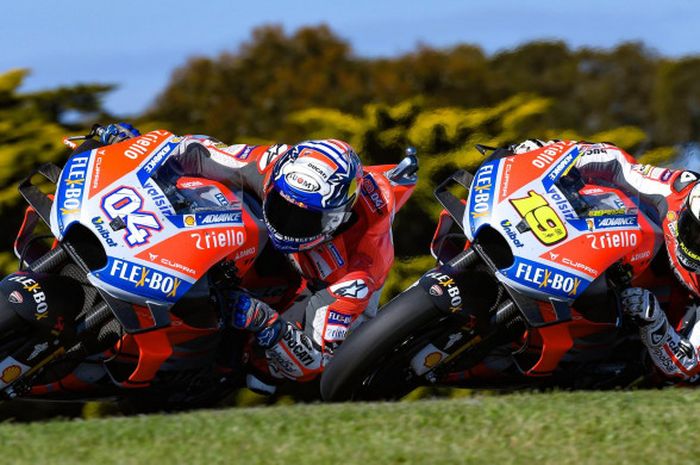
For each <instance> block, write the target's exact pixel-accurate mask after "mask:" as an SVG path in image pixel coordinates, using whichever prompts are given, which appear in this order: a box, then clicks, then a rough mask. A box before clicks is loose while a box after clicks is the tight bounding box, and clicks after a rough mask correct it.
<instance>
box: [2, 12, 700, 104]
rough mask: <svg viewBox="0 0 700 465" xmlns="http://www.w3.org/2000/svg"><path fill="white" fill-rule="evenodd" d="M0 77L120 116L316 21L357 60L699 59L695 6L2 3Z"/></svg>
mask: <svg viewBox="0 0 700 465" xmlns="http://www.w3.org/2000/svg"><path fill="white" fill-rule="evenodd" d="M4 3H5V4H4V5H3V12H2V23H1V24H0V73H2V72H3V71H5V70H8V69H12V68H29V69H30V70H31V75H30V76H29V77H28V78H27V79H26V81H25V83H24V85H23V87H22V90H24V91H32V90H37V89H47V88H52V87H56V86H59V85H70V84H76V83H111V84H117V85H118V89H117V90H116V91H114V92H112V93H111V94H109V95H108V96H107V98H106V100H105V106H106V108H107V109H108V110H110V111H112V112H114V113H116V114H120V115H123V116H128V115H135V114H138V113H139V112H141V111H143V110H144V109H145V108H146V107H147V106H148V105H149V104H151V103H152V102H153V100H154V98H155V97H156V96H157V95H158V93H159V92H160V91H162V90H163V89H164V87H165V86H166V85H167V83H168V81H169V79H170V76H171V74H172V72H173V71H174V70H175V69H176V68H177V67H179V66H182V65H183V64H184V63H185V62H186V61H187V58H188V57H192V56H208V57H216V56H217V55H218V54H220V53H221V52H224V51H229V52H231V51H235V50H236V49H237V48H238V47H239V46H240V45H241V44H242V43H243V42H245V41H247V40H249V39H250V37H251V31H252V30H253V29H254V28H255V27H257V26H260V25H263V24H281V25H283V26H284V28H285V30H286V31H287V32H288V33H291V32H293V31H294V30H296V29H297V28H299V27H301V26H306V25H318V24H327V25H329V26H330V27H331V29H332V30H333V31H334V32H335V33H336V34H337V35H339V36H340V37H341V38H343V39H344V40H347V41H348V42H349V43H350V44H351V46H352V48H353V50H354V52H355V54H356V55H359V56H365V57H378V56H394V55H398V54H401V53H406V52H410V51H411V50H413V49H414V48H415V47H416V45H417V44H419V43H420V44H427V45H430V46H434V47H449V46H453V45H456V44H458V43H470V44H475V45H479V46H481V47H482V48H483V50H484V51H485V52H487V53H496V52H498V51H501V50H505V49H509V48H513V47H515V46H517V45H519V44H522V43H525V42H528V41H532V40H540V39H556V40H564V41H565V42H567V43H568V44H569V45H570V46H572V47H575V48H578V47H582V46H590V47H601V48H611V47H614V46H615V45H617V44H619V43H621V42H624V41H631V40H637V41H643V42H644V43H645V44H646V45H647V46H649V47H650V48H651V49H653V50H655V51H656V52H658V53H660V54H662V55H667V56H671V57H674V58H677V57H683V56H691V55H700V33H699V31H698V29H700V2H698V1H697V0H666V1H663V2H662V1H651V0H636V1H627V0H607V1H605V0H566V1H554V0H422V1H418V0H403V1H399V0H354V1H346V0H309V1H304V0H295V1H281V0H258V1H245V0H244V1H226V0H199V1H196V2H192V1H188V2H186V1H184V0H168V1H163V0H141V1H133V0H123V1H121V2H116V1H113V2H106V1H87V0H32V1H29V0H26V1H17V0H14V1H13V0H4Z"/></svg>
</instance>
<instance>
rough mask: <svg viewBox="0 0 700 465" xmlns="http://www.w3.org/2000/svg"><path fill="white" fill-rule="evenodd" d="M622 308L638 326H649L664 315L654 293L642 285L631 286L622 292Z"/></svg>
mask: <svg viewBox="0 0 700 465" xmlns="http://www.w3.org/2000/svg"><path fill="white" fill-rule="evenodd" d="M620 297H621V300H622V310H623V311H624V312H625V314H627V315H629V316H631V317H632V320H634V322H635V323H636V324H637V325H638V326H647V325H649V324H651V323H654V322H655V321H658V320H659V319H660V318H662V317H663V316H664V313H663V310H661V307H660V306H659V302H658V301H657V300H656V297H654V294H652V293H651V292H649V291H648V290H646V289H644V288H641V287H630V288H628V289H625V290H624V291H622V293H621V294H620Z"/></svg>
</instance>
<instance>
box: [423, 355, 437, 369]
mask: <svg viewBox="0 0 700 465" xmlns="http://www.w3.org/2000/svg"><path fill="white" fill-rule="evenodd" d="M441 360H442V354H441V353H440V352H432V353H429V354H428V355H426V356H425V360H424V361H423V364H424V365H425V366H426V367H428V368H433V367H434V366H436V365H437V364H438V363H440V361H441Z"/></svg>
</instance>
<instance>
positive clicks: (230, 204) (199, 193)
mask: <svg viewBox="0 0 700 465" xmlns="http://www.w3.org/2000/svg"><path fill="white" fill-rule="evenodd" d="M180 139H181V138H179V137H175V136H174V135H173V134H171V133H169V132H167V131H162V130H158V131H153V132H150V133H147V134H144V135H143V136H141V137H138V138H135V139H130V140H127V141H124V142H121V143H118V144H114V145H110V146H107V147H101V148H97V149H94V150H91V151H89V152H83V153H79V154H76V155H74V156H73V157H71V159H70V160H69V161H68V162H67V164H66V166H65V168H64V169H63V171H62V173H61V176H60V178H59V180H58V183H57V190H56V200H55V202H54V203H53V206H52V209H51V229H52V232H53V234H54V235H55V236H56V237H57V238H58V239H59V240H61V239H63V238H64V237H65V235H66V233H67V232H68V231H69V230H70V228H71V227H73V226H74V225H76V224H81V225H82V226H84V227H86V228H88V229H89V230H91V231H92V232H93V233H94V234H95V236H96V237H97V238H98V240H99V241H100V242H101V244H102V246H103V249H104V251H105V253H106V262H105V264H104V266H102V267H101V268H99V269H93V270H91V272H90V273H89V274H88V279H89V280H90V282H91V284H93V285H94V286H96V287H98V288H100V289H102V290H104V291H105V292H107V293H108V294H110V295H111V296H112V297H115V298H117V299H120V300H124V301H127V302H130V303H133V304H137V305H143V306H148V307H150V306H153V305H154V304H164V305H166V306H167V305H172V304H173V303H175V302H176V301H177V300H178V299H180V298H181V297H182V296H183V295H185V294H186V293H187V291H188V290H189V289H190V288H191V287H192V285H193V284H194V283H195V282H197V280H199V279H201V278H202V277H203V276H204V275H205V274H206V272H207V271H208V270H209V269H210V268H211V267H212V266H213V265H214V264H216V263H218V262H219V261H221V260H222V259H224V258H227V257H230V259H231V260H233V261H234V262H236V266H237V269H238V270H239V272H242V271H245V269H247V268H248V267H250V266H251V264H252V262H253V260H252V259H251V258H254V257H255V255H256V254H257V253H258V252H259V251H260V250H261V249H262V246H263V245H264V235H262V234H261V233H260V232H259V231H260V230H261V228H262V225H261V223H260V221H259V220H258V219H257V218H256V217H255V216H254V215H253V214H252V213H251V212H250V211H248V209H247V208H244V206H243V205H242V202H241V198H239V196H237V195H236V194H235V193H233V192H232V191H231V190H230V189H228V188H227V187H226V186H224V185H222V184H220V183H217V182H214V181H209V180H205V179H199V178H187V179H185V181H186V182H179V183H178V186H177V189H178V190H179V191H180V192H182V193H185V194H187V193H188V192H189V193H190V194H191V195H190V197H189V199H188V200H191V201H193V202H195V203H193V204H192V205H193V207H192V208H190V209H186V210H184V211H183V210H180V211H178V212H176V209H175V207H174V205H173V203H172V201H171V198H169V197H168V196H167V195H166V193H165V192H164V190H163V188H162V187H161V185H160V184H159V183H158V182H156V181H155V180H154V179H153V177H152V176H153V175H154V174H155V173H156V172H157V170H158V168H159V167H161V166H162V165H163V163H164V162H165V161H166V160H167V159H168V157H169V156H170V155H171V154H172V153H173V151H174V149H175V148H176V147H177V146H178V144H179V142H180ZM173 188H174V187H173ZM244 256H245V257H247V259H246V260H245V261H243V260H241V259H242V258H243V257H244ZM239 261H241V263H238V262H239Z"/></svg>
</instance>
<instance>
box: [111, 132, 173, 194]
mask: <svg viewBox="0 0 700 465" xmlns="http://www.w3.org/2000/svg"><path fill="white" fill-rule="evenodd" d="M144 137H145V136H144ZM178 145H180V144H179V141H177V140H176V141H175V142H173V141H170V142H166V143H165V144H164V145H163V146H162V147H161V148H160V149H159V150H158V151H157V152H156V153H155V154H153V155H152V156H151V157H150V158H149V159H148V160H147V161H146V162H145V164H144V165H143V167H142V168H141V169H140V170H139V171H138V172H137V173H136V177H137V178H138V180H139V182H141V184H142V185H143V184H145V183H146V181H147V180H148V178H150V177H151V176H152V175H153V173H154V172H155V171H156V170H157V169H158V168H159V167H160V165H162V164H163V162H164V161H165V160H166V159H167V158H168V156H169V155H170V153H171V152H172V151H173V150H175V148H177V146H178ZM137 147H138V146H137ZM130 150H133V149H130ZM127 152H129V150H127ZM127 152H124V154H125V155H126V153H127Z"/></svg>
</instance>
